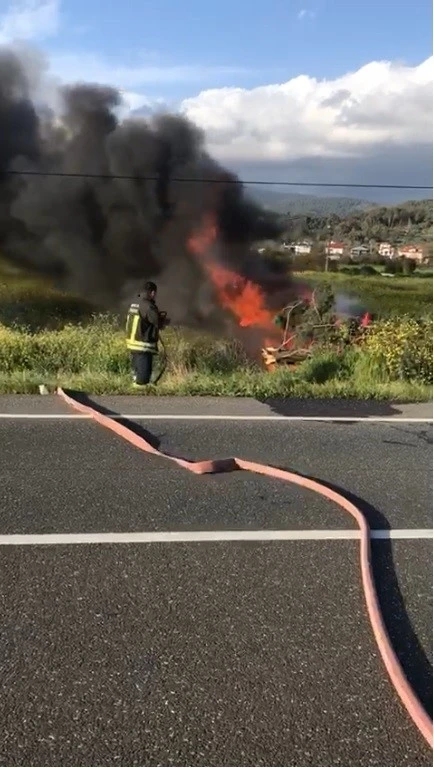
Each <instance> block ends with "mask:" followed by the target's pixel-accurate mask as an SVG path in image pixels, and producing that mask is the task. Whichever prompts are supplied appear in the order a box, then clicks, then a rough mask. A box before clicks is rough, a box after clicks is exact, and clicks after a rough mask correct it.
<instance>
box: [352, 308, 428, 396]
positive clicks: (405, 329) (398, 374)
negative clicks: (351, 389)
mask: <svg viewBox="0 0 434 768" xmlns="http://www.w3.org/2000/svg"><path fill="white" fill-rule="evenodd" d="M432 342H433V321H432V318H427V319H419V320H418V319H415V318H412V317H404V318H399V319H398V318H397V319H389V320H386V321H383V322H377V323H374V324H373V325H372V326H371V328H370V329H368V331H367V333H366V336H365V339H364V342H363V346H364V348H365V350H366V351H368V352H369V354H370V356H371V358H372V360H373V361H374V363H376V364H377V365H378V366H379V368H380V369H381V368H382V367H383V368H384V369H385V371H386V372H387V375H388V377H389V379H391V380H407V381H408V380H414V379H417V380H418V381H421V382H423V383H425V384H431V383H432V380H433V370H432V367H433V347H432Z"/></svg>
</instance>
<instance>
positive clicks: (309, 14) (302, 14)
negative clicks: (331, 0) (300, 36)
mask: <svg viewBox="0 0 434 768" xmlns="http://www.w3.org/2000/svg"><path fill="white" fill-rule="evenodd" d="M314 18H315V12H314V11H309V10H308V9H307V8H302V9H301V11H299V12H298V13H297V19H299V20H300V21H301V20H302V19H314Z"/></svg>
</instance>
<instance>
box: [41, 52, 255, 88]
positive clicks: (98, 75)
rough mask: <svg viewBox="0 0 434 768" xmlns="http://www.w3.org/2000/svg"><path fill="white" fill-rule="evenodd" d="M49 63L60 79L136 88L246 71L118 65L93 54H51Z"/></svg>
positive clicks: (236, 69) (207, 78)
mask: <svg viewBox="0 0 434 768" xmlns="http://www.w3.org/2000/svg"><path fill="white" fill-rule="evenodd" d="M50 65H51V68H52V70H53V72H55V73H56V75H57V76H58V77H60V79H61V80H62V81H63V82H69V83H70V82H77V81H81V80H86V81H88V82H98V83H105V84H111V85H114V86H115V87H117V88H125V89H136V88H138V87H140V86H141V85H149V84H152V85H155V84H159V85H165V84H167V83H180V82H182V83H186V82H191V83H194V82H196V83H198V82H201V81H204V80H210V79H211V80H212V79H214V78H216V77H217V78H221V77H225V76H227V75H235V74H238V75H239V74H241V73H243V72H244V71H245V70H242V69H240V68H235V67H224V66H222V67H193V66H182V65H181V66H164V65H162V66H149V65H146V64H141V63H140V62H139V63H138V64H137V65H135V66H123V65H119V66H117V65H116V64H113V63H112V62H110V61H107V60H104V59H103V58H101V57H100V56H98V55H97V54H93V53H80V54H79V55H77V53H74V54H68V53H60V54H54V55H52V56H51V59H50Z"/></svg>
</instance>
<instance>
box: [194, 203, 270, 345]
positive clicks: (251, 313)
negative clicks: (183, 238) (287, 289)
mask: <svg viewBox="0 0 434 768" xmlns="http://www.w3.org/2000/svg"><path fill="white" fill-rule="evenodd" d="M216 238H217V227H216V225H215V222H214V219H213V217H212V216H207V217H205V219H204V223H203V226H202V228H201V229H200V230H199V231H198V232H196V233H195V234H193V235H192V236H191V237H190V239H189V241H188V247H189V249H190V251H191V252H192V253H194V254H195V255H196V256H201V257H203V262H202V264H203V267H204V269H205V270H206V271H207V273H208V275H209V277H210V279H211V281H212V283H213V285H214V287H215V288H216V291H217V296H218V300H219V302H220V305H221V306H222V307H223V308H224V309H227V310H229V311H230V312H231V313H232V314H233V315H234V317H235V318H236V319H237V320H238V324H239V325H240V326H241V327H242V328H251V327H256V328H262V329H264V330H266V329H268V330H271V329H272V328H273V313H272V312H270V311H269V310H268V309H267V308H266V304H265V295H264V293H263V291H262V290H261V288H260V287H259V285H257V284H256V283H253V282H252V281H251V280H247V278H245V277H242V276H241V275H238V274H237V273H236V272H232V270H230V269H227V268H226V267H222V266H220V265H219V264H217V262H216V260H215V259H214V258H213V255H212V252H211V247H212V245H213V244H214V243H215V241H216Z"/></svg>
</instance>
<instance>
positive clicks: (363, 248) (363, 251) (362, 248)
mask: <svg viewBox="0 0 434 768" xmlns="http://www.w3.org/2000/svg"><path fill="white" fill-rule="evenodd" d="M369 253H370V250H369V248H368V246H367V245H355V246H354V248H351V258H352V259H362V258H363V257H364V256H369Z"/></svg>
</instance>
